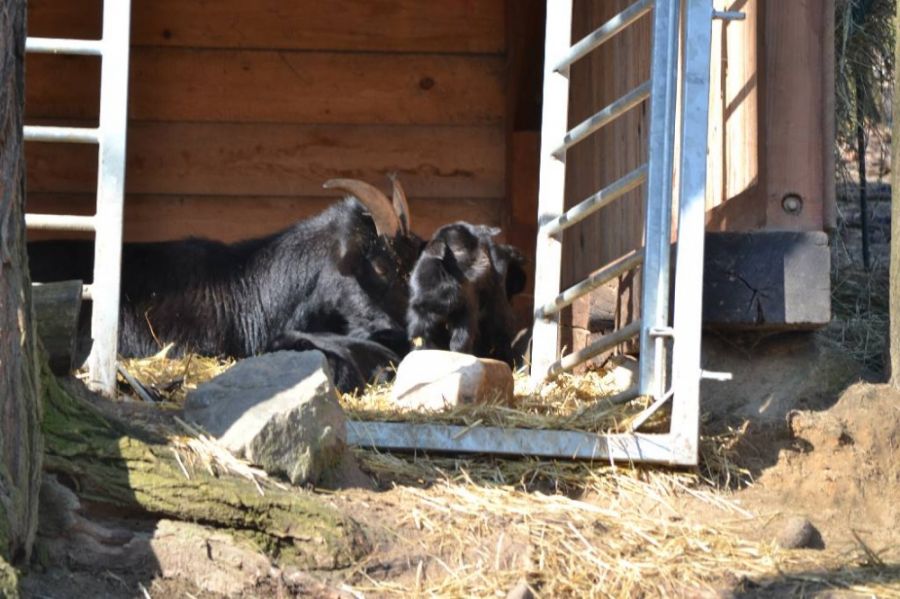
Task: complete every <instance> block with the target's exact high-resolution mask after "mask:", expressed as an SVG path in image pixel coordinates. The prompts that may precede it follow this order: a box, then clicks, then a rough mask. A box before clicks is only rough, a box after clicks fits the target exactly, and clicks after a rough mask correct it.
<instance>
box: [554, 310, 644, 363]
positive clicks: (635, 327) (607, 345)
mask: <svg viewBox="0 0 900 599" xmlns="http://www.w3.org/2000/svg"><path fill="white" fill-rule="evenodd" d="M640 332H641V321H640V320H635V321H634V322H630V323H628V324H627V325H625V326H624V327H622V328H620V329H616V330H615V331H613V332H612V333H608V334H606V335H604V336H603V337H601V338H600V339H597V340H596V341H594V342H593V343H591V344H590V345H587V346H585V347H583V348H581V349H580V350H578V351H577V352H573V353H571V354H569V355H567V356H563V357H562V358H560V359H559V360H557V361H556V362H554V363H553V364H551V365H550V374H551V375H553V374H559V373H560V372H565V371H567V370H571V369H572V368H575V367H576V366H578V365H579V364H581V363H582V362H586V361H587V360H590V359H591V358H593V357H594V356H596V355H598V354H602V353H603V352H605V351H606V350H608V349H612V348H614V347H615V346H617V345H619V344H620V343H624V342H626V341H628V340H629V339H632V338H633V337H637V336H638V335H639V334H640Z"/></svg>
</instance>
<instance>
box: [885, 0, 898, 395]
mask: <svg viewBox="0 0 900 599" xmlns="http://www.w3.org/2000/svg"><path fill="white" fill-rule="evenodd" d="M894 18H895V19H896V21H895V25H894V32H895V33H896V32H897V31H898V27H900V0H897V10H896V16H895V17H894ZM898 61H900V34H897V35H895V36H894V69H895V73H894V99H893V110H892V113H893V124H892V131H891V157H892V166H891V274H890V277H891V279H890V304H889V305H890V312H891V323H890V338H889V339H888V343H889V348H890V354H891V363H890V382H891V385H893V386H894V387H896V388H898V389H900V159H898V157H900V77H898V76H897V73H896V69H897V65H900V62H898Z"/></svg>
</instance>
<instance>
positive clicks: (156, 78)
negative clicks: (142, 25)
mask: <svg viewBox="0 0 900 599" xmlns="http://www.w3.org/2000/svg"><path fill="white" fill-rule="evenodd" d="M26 67H27V70H28V87H27V90H26V110H25V114H26V119H28V121H29V122H32V121H33V120H34V119H41V118H60V119H75V120H78V119H89V120H91V121H93V122H96V120H97V114H98V108H99V89H100V59H99V57H92V56H65V55H62V56H56V55H52V54H30V55H28V57H27V59H26ZM129 79H130V86H129V102H128V110H129V116H130V117H131V118H132V119H137V120H145V121H192V122H232V123H240V122H266V123H295V124H300V123H308V124H350V123H353V124H403V125H405V124H416V125H500V124H502V123H503V116H504V110H505V107H504V84H505V82H504V60H503V58H502V57H501V56H483V55H478V56H473V55H439V54H414V55H413V54H401V55H397V54H387V53H369V54H366V53H360V52H283V51H260V50H254V51H246V50H245V51H239V50H196V49H185V48H135V49H134V51H133V52H132V56H131V68H130V77H129Z"/></svg>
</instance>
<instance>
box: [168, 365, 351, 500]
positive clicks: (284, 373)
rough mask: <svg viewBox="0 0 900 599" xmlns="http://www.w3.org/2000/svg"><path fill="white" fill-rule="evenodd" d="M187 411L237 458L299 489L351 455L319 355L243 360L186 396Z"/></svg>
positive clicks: (343, 420) (340, 413)
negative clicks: (285, 480)
mask: <svg viewBox="0 0 900 599" xmlns="http://www.w3.org/2000/svg"><path fill="white" fill-rule="evenodd" d="M184 411H185V416H186V417H187V419H188V420H191V421H193V422H195V423H197V424H199V425H200V426H201V427H202V428H203V429H204V430H205V431H206V432H208V433H209V434H210V435H212V436H214V437H216V438H217V439H218V440H219V442H220V443H222V445H223V446H224V447H225V448H227V449H228V450H229V451H231V452H232V453H233V454H235V455H236V456H238V457H242V458H244V459H246V460H247V461H249V462H252V463H253V464H256V465H258V466H260V467H261V468H263V469H264V470H265V471H266V472H268V473H270V474H275V475H284V476H286V477H287V478H288V480H290V481H291V482H292V483H294V484H305V483H315V482H316V481H318V479H319V478H320V477H321V476H322V475H323V474H324V473H325V472H326V471H327V470H328V469H329V468H331V467H332V466H334V465H335V464H338V463H339V462H340V461H341V460H342V458H343V454H344V452H345V450H346V446H345V442H346V438H347V436H346V435H347V432H346V416H345V415H344V412H343V410H342V409H341V406H340V405H339V404H338V395H337V391H336V390H335V387H334V384H333V383H332V380H331V372H330V370H329V368H328V363H327V362H326V360H325V356H324V355H322V353H321V352H318V351H306V352H293V351H281V352H275V353H271V354H265V355H262V356H257V357H253V358H248V359H246V360H242V361H240V362H238V363H237V364H235V365H234V366H233V367H232V368H230V369H229V370H227V371H226V372H224V373H223V374H221V375H219V376H217V377H216V378H214V379H212V380H210V381H208V382H206V383H204V384H202V385H200V386H199V387H198V388H197V389H196V390H195V391H193V392H191V393H189V394H188V397H187V401H186V402H185V408H184Z"/></svg>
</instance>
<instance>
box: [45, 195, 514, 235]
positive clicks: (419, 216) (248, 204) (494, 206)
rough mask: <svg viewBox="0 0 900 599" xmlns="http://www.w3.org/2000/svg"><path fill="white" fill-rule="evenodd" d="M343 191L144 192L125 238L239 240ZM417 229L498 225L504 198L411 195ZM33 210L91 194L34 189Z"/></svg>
mask: <svg viewBox="0 0 900 599" xmlns="http://www.w3.org/2000/svg"><path fill="white" fill-rule="evenodd" d="M336 199H337V196H316V197H296V198H293V197H260V196H249V197H242V196H189V195H172V196H166V195H141V194H131V195H128V196H127V197H126V198H125V232H124V236H125V240H126V241H163V240H169V239H183V238H185V237H189V236H192V235H194V236H199V237H208V238H210V239H219V240H221V241H236V240H238V239H247V238H250V237H257V236H261V235H267V234H269V233H273V232H275V231H280V230H282V229H284V228H285V227H286V226H288V225H290V224H291V223H293V222H294V221H297V220H300V219H301V218H305V217H307V216H310V215H313V214H317V213H318V212H320V211H322V210H324V209H325V208H326V207H328V206H329V205H331V204H332V203H334V202H335V201H336ZM409 201H410V211H411V213H412V217H413V218H412V222H413V230H414V231H415V232H416V233H418V234H419V235H422V236H423V237H430V236H431V234H432V233H433V232H434V230H435V229H437V228H438V227H440V226H442V225H445V224H447V223H451V222H454V221H457V220H466V221H469V222H473V223H482V224H488V225H492V226H499V225H500V224H501V213H502V204H503V202H502V200H501V199H499V198H477V199H457V198H420V197H414V196H413V197H410V200H409ZM28 210H29V211H30V212H38V213H48V214H53V213H56V214H60V213H68V214H79V215H89V214H92V213H93V210H94V196H93V195H91V194H55V193H36V192H33V191H31V192H29V194H28ZM67 238H76V239H77V238H81V239H89V238H90V235H83V234H82V235H79V234H77V233H76V234H72V233H61V232H58V231H29V239H31V240H37V239H67Z"/></svg>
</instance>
